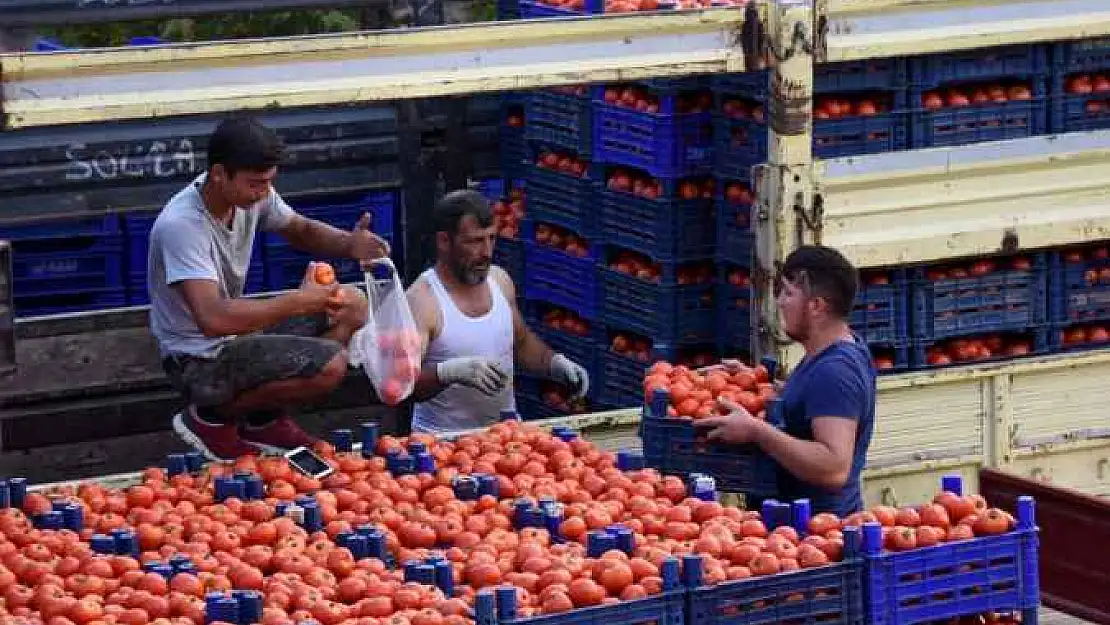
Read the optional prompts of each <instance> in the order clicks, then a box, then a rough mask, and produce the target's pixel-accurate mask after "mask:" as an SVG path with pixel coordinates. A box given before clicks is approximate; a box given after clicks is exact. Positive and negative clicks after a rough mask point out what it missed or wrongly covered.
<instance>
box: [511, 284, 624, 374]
mask: <svg viewBox="0 0 1110 625" xmlns="http://www.w3.org/2000/svg"><path fill="white" fill-rule="evenodd" d="M523 308H524V310H523V313H524V319H525V321H526V322H527V324H528V327H529V328H530V329H531V330H532V331H533V332H535V333H536V335H537V336H539V337H540V338H541V339H543V341H544V343H547V346H548V347H550V348H551V349H553V350H555V351H557V352H559V353H562V354H566V356H567V358H570V359H571V360H573V361H574V362H576V363H578V364H580V365H582V366H583V367H584V368H585V369H586V372H587V373H589V374H590V378H591V379H593V378H594V377H595V375H596V373H597V366H596V364H597V362H596V361H597V348H598V342H599V341H601V340H603V339H604V332H603V331H602V328H601V326H600V325H599V324H597V323H596V322H592V323H591V322H589V321H587V323H589V329H588V330H587V332H586V334H585V335H584V336H579V335H577V334H572V333H570V332H567V331H565V330H563V329H561V328H560V329H556V328H552V327H551V326H549V325H547V324H546V323H545V322H544V318H545V316H546V315H547V314H548V313H549V312H551V311H552V310H556V309H559V308H562V307H561V306H557V305H553V304H550V303H548V302H545V301H542V300H532V299H525V301H524V306H523Z"/></svg>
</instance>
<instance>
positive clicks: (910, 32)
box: [828, 0, 1110, 61]
mask: <svg viewBox="0 0 1110 625" xmlns="http://www.w3.org/2000/svg"><path fill="white" fill-rule="evenodd" d="M830 2H831V6H830V9H829V32H828V60H829V61H850V60H859V59H869V58H883V57H892V56H909V55H915V54H927V53H937V52H951V51H953V50H966V49H971V48H983V47H991V46H1001V45H1010V44H1023V43H1037V42H1047V41H1060V40H1067V39H1081V38H1087V37H1102V36H1107V35H1110V3H1108V2H1106V1H1105V0H830Z"/></svg>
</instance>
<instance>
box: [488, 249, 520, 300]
mask: <svg viewBox="0 0 1110 625" xmlns="http://www.w3.org/2000/svg"><path fill="white" fill-rule="evenodd" d="M493 264H495V265H497V266H498V267H501V268H502V269H504V270H505V271H506V272H507V273H508V274H509V277H510V278H512V279H513V284H515V285H516V288H517V293H518V295H520V294H522V293H523V290H524V241H521V240H520V239H506V238H503V237H498V238H497V243H496V244H494V246H493Z"/></svg>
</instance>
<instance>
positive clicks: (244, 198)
mask: <svg viewBox="0 0 1110 625" xmlns="http://www.w3.org/2000/svg"><path fill="white" fill-rule="evenodd" d="M284 151H285V150H284V146H283V144H282V141H281V139H280V138H279V137H278V136H277V134H275V133H274V132H273V131H272V130H270V129H269V128H266V127H265V126H263V125H262V124H260V123H259V122H257V121H255V120H254V119H251V118H237V119H231V120H227V121H224V122H223V123H221V124H220V125H219V126H218V127H217V128H216V131H215V132H214V133H213V134H212V137H211V138H210V139H209V143H208V171H207V172H205V173H204V174H202V175H201V176H199V177H198V178H197V179H196V180H194V181H193V182H192V183H190V184H189V186H187V187H185V188H184V189H182V190H181V191H180V192H179V193H178V194H177V195H175V196H174V197H173V198H171V199H170V201H169V202H168V203H167V204H166V206H165V207H164V208H163V209H162V212H161V213H159V215H158V218H157V220H156V221H155V222H154V227H153V228H152V230H151V233H150V256H149V270H148V276H147V288H148V289H149V291H150V302H151V310H150V326H151V331H152V332H153V333H154V336H155V338H156V339H157V340H158V346H159V350H160V352H161V356H162V359H163V361H162V362H163V366H164V367H165V369H166V373H167V374H168V375H169V378H170V381H171V383H172V384H173V385H174V387H175V388H176V389H177V390H178V391H180V392H181V393H182V394H183V395H184V397H185V399H186V400H187V401H188V402H189V406H188V408H186V409H185V410H183V411H182V412H181V413H179V414H177V415H175V416H174V420H173V427H174V430H175V431H176V432H177V433H178V435H179V436H181V437H182V439H184V440H185V441H186V442H187V443H189V444H190V445H192V446H193V447H194V448H196V449H197V450H198V451H200V452H202V453H203V454H205V456H207V457H208V458H209V459H213V460H215V459H231V458H236V457H238V456H242V455H248V454H257V453H259V452H260V451H261V452H280V451H284V450H288V449H292V448H295V447H298V446H301V445H311V444H313V443H314V442H315V439H314V438H312V437H311V436H309V435H308V434H307V433H306V432H305V431H304V430H302V429H301V428H300V427H299V426H297V424H296V423H294V422H293V420H292V419H290V418H289V417H288V415H287V414H286V412H285V411H286V410H288V409H289V408H290V407H291V406H295V405H298V404H302V403H305V402H307V401H309V400H312V399H316V398H319V397H321V396H322V395H325V394H327V393H329V392H331V391H332V390H334V389H335V388H336V387H337V386H338V385H339V384H340V383H341V382H342V381H343V378H344V376H345V375H346V372H347V353H346V349H345V346H346V344H347V342H348V341H349V340H350V337H351V335H352V334H353V333H354V332H355V331H356V330H357V329H358V328H359V327H361V326H362V325H363V323H364V322H365V320H366V314H367V311H366V299H365V297H364V296H363V294H362V292H361V291H360V290H359V289H357V288H354V287H341V286H338V285H330V286H322V285H319V284H316V283H315V280H314V279H313V270H314V267H313V265H310V266H309V267H308V268H307V271H306V275H305V280H304V282H303V283H302V285H301V287H300V288H299V289H297V290H294V291H291V292H289V293H285V294H282V295H278V296H276V297H272V298H267V299H245V298H243V297H242V295H243V285H244V284H245V282H246V273H247V269H248V267H249V266H250V259H251V251H252V247H253V243H254V239H255V233H256V232H257V230H258V229H260V228H261V229H262V230H264V231H267V232H277V233H279V234H281V235H282V236H283V237H284V238H285V239H287V240H288V241H289V243H290V244H291V245H292V246H293V247H296V248H298V249H301V250H304V251H307V252H310V253H312V254H315V255H318V256H320V257H327V258H339V257H346V258H355V259H360V260H370V259H375V258H381V257H384V256H388V254H389V246H388V244H386V242H385V241H383V240H382V239H381V238H379V237H378V236H377V235H375V234H373V233H372V232H370V231H369V229H368V227H367V226H368V223H369V219H370V217H369V215H363V216H362V218H361V219H360V220H359V223H358V224H356V225H355V227H354V229H353V230H352V231H350V232H346V231H343V230H339V229H337V228H333V227H332V226H329V225H327V224H325V223H322V222H319V221H315V220H312V219H308V218H306V217H304V216H302V215H299V214H298V213H297V212H295V211H294V210H293V209H292V208H290V207H289V205H288V204H286V203H285V201H284V200H282V198H281V196H280V195H278V194H277V192H276V191H274V189H273V187H272V186H271V185H272V183H273V180H274V177H275V176H276V174H277V167H278V165H279V164H280V163H281V161H282V158H283V155H284Z"/></svg>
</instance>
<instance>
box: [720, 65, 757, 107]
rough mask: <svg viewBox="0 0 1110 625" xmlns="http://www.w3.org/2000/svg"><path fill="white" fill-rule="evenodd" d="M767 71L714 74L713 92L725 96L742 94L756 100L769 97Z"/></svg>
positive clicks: (741, 95)
mask: <svg viewBox="0 0 1110 625" xmlns="http://www.w3.org/2000/svg"><path fill="white" fill-rule="evenodd" d="M768 80H769V78H768V74H767V71H761V72H742V73H738V74H713V76H712V77H711V78H710V83H709V84H710V87H711V88H712V89H713V92H714V93H715V94H718V95H723V96H726V97H727V96H740V97H744V98H747V99H750V100H754V101H756V102H763V101H765V100H766V99H767V86H768Z"/></svg>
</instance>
